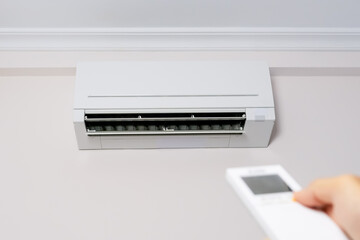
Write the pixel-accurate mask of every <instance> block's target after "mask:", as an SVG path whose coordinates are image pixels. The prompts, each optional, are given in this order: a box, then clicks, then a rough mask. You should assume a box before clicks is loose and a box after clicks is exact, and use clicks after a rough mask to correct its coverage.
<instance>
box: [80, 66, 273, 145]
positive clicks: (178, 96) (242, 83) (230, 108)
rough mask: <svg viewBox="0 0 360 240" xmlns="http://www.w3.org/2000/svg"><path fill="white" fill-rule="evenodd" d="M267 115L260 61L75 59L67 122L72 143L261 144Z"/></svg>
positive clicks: (269, 102) (267, 89)
mask: <svg viewBox="0 0 360 240" xmlns="http://www.w3.org/2000/svg"><path fill="white" fill-rule="evenodd" d="M274 121H275V112H274V101H273V94H272V88H271V80H270V74H269V67H268V66H267V64H266V63H264V62H244V61H123V62H87V63H80V64H78V66H77V76H76V87H75V103H74V126H75V133H76V137H77V142H78V146H79V148H80V149H112V148H114V149H116V148H125V149H129V148H200V147H209V148H210V147H223V148H226V147H266V146H268V144H269V139H270V135H271V132H272V129H273V125H274Z"/></svg>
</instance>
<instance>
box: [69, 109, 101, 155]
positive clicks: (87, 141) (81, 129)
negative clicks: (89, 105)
mask: <svg viewBox="0 0 360 240" xmlns="http://www.w3.org/2000/svg"><path fill="white" fill-rule="evenodd" d="M73 114H74V115H73V118H74V129H75V135H76V140H77V143H78V147H79V149H101V141H100V137H89V136H87V134H86V128H85V122H84V116H85V111H84V110H74V112H73Z"/></svg>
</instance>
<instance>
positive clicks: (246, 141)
mask: <svg viewBox="0 0 360 240" xmlns="http://www.w3.org/2000/svg"><path fill="white" fill-rule="evenodd" d="M274 123H275V111H274V108H248V109H246V123H245V134H242V135H232V136H231V138H230V144H229V147H244V148H250V147H267V146H268V145H269V141H270V137H271V133H272V130H273V127H274Z"/></svg>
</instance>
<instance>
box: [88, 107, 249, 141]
mask: <svg viewBox="0 0 360 240" xmlns="http://www.w3.org/2000/svg"><path fill="white" fill-rule="evenodd" d="M245 121H246V115H245V112H224V113H151V114H150V113H138V114H121V113H120V114H86V115H85V125H86V130H87V134H88V135H90V136H91V135H93V136H99V135H160V134H229V133H231V134H241V133H243V132H244V125H245Z"/></svg>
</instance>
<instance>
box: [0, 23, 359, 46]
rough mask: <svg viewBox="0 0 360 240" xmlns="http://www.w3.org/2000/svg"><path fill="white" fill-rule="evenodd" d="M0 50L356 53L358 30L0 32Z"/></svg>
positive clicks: (122, 29)
mask: <svg viewBox="0 0 360 240" xmlns="http://www.w3.org/2000/svg"><path fill="white" fill-rule="evenodd" d="M0 50H1V51H14V50H15V51H17V50H19V51H38V50H40V51H41V50H46V51H217V50H221V51H224V50H225V51H226V50H242V51H360V28H0Z"/></svg>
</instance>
